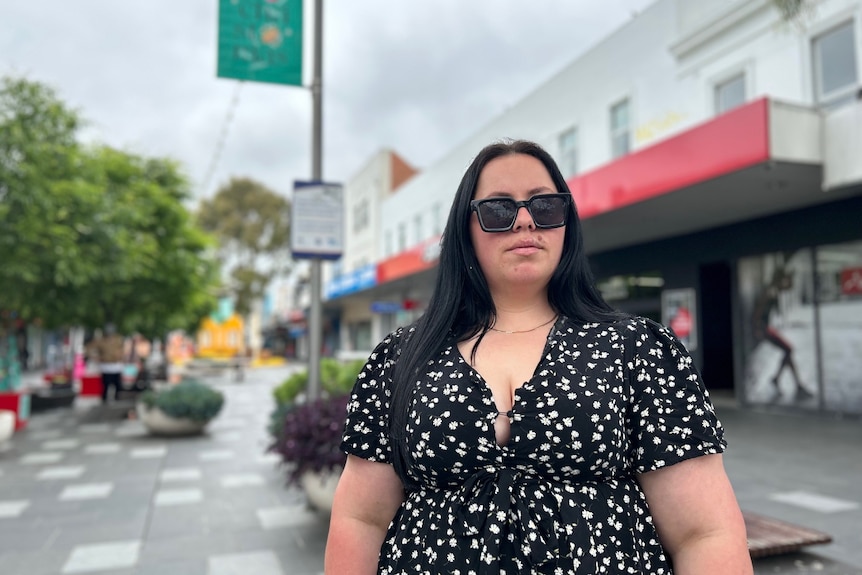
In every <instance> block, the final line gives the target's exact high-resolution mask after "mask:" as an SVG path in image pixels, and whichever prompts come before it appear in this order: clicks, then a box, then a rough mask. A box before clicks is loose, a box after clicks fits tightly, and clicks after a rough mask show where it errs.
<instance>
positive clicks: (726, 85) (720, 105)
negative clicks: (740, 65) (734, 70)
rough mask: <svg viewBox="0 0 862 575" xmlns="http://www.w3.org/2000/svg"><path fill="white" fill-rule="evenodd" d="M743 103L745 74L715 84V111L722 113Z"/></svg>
mask: <svg viewBox="0 0 862 575" xmlns="http://www.w3.org/2000/svg"><path fill="white" fill-rule="evenodd" d="M744 103H745V74H744V73H742V74H737V75H736V76H734V77H732V78H730V79H728V80H725V81H724V82H719V83H718V84H716V86H715V113H716V114H723V113H725V112H727V111H728V110H731V109H733V108H736V107H737V106H741V105H742V104H744Z"/></svg>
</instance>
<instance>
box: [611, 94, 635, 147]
mask: <svg viewBox="0 0 862 575" xmlns="http://www.w3.org/2000/svg"><path fill="white" fill-rule="evenodd" d="M629 151H631V125H630V119H629V100H628V98H626V99H625V100H623V101H621V102H618V103H616V104H614V105H613V106H611V157H612V158H619V157H620V156H625V155H626V154H628V153H629Z"/></svg>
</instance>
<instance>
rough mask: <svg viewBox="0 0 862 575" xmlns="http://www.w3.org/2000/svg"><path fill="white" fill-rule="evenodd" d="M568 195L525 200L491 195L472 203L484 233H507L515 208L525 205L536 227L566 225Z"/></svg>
mask: <svg viewBox="0 0 862 575" xmlns="http://www.w3.org/2000/svg"><path fill="white" fill-rule="evenodd" d="M570 199H571V196H569V195H568V194H546V195H541V196H533V197H532V198H531V199H529V200H527V201H524V202H516V201H515V200H512V199H509V198H492V199H487V200H479V201H477V202H474V203H473V207H474V209H475V210H476V211H477V212H478V214H479V223H480V224H481V225H482V229H483V230H485V231H486V232H506V231H509V230H511V229H512V226H513V225H514V224H515V218H516V217H517V216H518V210H519V209H521V207H522V206H523V207H526V208H527V210H528V211H529V212H530V216H531V217H532V218H533V222H534V223H535V224H536V227H538V228H559V227H560V226H564V225H566V217H567V216H568V207H569V200H570Z"/></svg>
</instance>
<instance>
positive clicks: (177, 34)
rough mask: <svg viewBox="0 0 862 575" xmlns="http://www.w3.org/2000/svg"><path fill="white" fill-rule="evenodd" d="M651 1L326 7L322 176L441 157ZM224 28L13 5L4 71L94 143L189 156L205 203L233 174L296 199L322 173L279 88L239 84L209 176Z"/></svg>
mask: <svg viewBox="0 0 862 575" xmlns="http://www.w3.org/2000/svg"><path fill="white" fill-rule="evenodd" d="M651 1H652V0H534V1H530V2H525V1H519V2H516V1H514V0H434V1H432V0H324V58H323V83H324V85H323V98H324V104H323V116H324V117H323V123H324V135H323V174H324V179H326V180H328V181H344V180H346V179H348V178H350V176H352V175H353V174H355V173H356V172H357V171H358V170H359V169H360V168H361V167H362V165H363V164H364V162H365V161H366V160H368V159H369V158H370V157H371V155H372V154H374V153H375V152H376V151H378V150H380V149H382V148H390V149H393V150H395V151H396V152H398V153H399V154H400V155H401V156H402V157H404V159H405V160H406V161H407V162H408V163H410V164H412V165H414V166H416V167H417V168H420V169H422V168H426V167H429V166H431V165H433V164H434V162H435V161H437V160H438V159H440V158H441V157H442V156H443V155H444V154H445V153H446V151H447V150H448V149H450V148H451V147H453V146H454V145H455V144H457V143H459V142H460V141H462V140H463V139H464V138H466V137H467V136H468V135H469V134H471V133H472V132H474V131H475V130H477V129H478V128H479V127H480V126H482V125H483V124H485V123H487V122H488V121H489V120H490V119H492V118H493V117H494V116H496V115H498V114H499V113H501V112H502V111H504V110H505V109H506V108H507V107H508V106H510V105H512V104H513V103H515V102H517V101H518V100H520V99H521V98H522V97H524V96H525V95H526V94H528V93H530V92H531V91H533V90H535V89H536V88H538V87H539V86H540V85H541V84H543V83H544V82H546V81H547V80H548V79H549V78H551V77H552V76H553V75H554V74H555V73H556V72H558V71H559V70H561V69H562V68H563V66H565V64H566V63H568V62H570V61H571V60H573V59H574V58H575V57H577V56H578V55H580V54H582V53H583V52H585V51H586V50H588V49H589V48H590V47H592V46H594V45H595V44H596V43H598V42H599V41H601V39H602V38H604V37H605V36H607V35H608V34H609V33H610V32H612V31H613V30H614V29H616V28H618V27H619V26H621V25H622V24H623V23H625V22H626V21H627V20H628V19H629V18H631V17H632V16H633V15H634V14H635V13H636V12H638V11H640V10H642V9H643V8H644V7H646V6H647V5H648V4H650V3H651ZM305 11H306V20H307V24H308V25H307V26H306V35H307V38H306V40H307V42H306V45H307V48H308V50H307V57H308V56H310V50H311V45H310V41H311V28H310V24H311V22H310V21H309V20H310V17H311V15H312V14H313V2H312V1H311V0H306V2H305ZM217 28H218V0H146V1H144V0H77V1H69V0H40V1H30V0H6V1H4V2H3V3H2V4H0V75H16V76H26V77H27V78H29V79H30V80H35V81H39V82H44V83H46V84H48V85H50V86H52V87H53V88H55V89H56V90H57V92H58V94H59V96H60V97H61V98H62V99H63V100H64V101H66V102H67V103H69V104H70V105H72V106H73V107H75V108H77V109H79V110H80V112H81V113H82V115H83V116H84V117H85V118H86V119H87V120H89V121H90V123H91V126H90V128H89V129H88V130H87V132H86V134H85V136H86V138H87V139H92V140H96V141H99V142H103V143H106V144H109V145H112V146H115V147H119V148H122V149H125V150H127V151H130V152H134V153H139V154H144V155H148V156H160V157H172V158H175V159H176V160H178V161H180V162H181V163H182V165H183V166H184V169H185V171H186V173H187V174H188V176H189V177H190V179H191V181H192V182H193V184H194V190H195V193H196V195H198V196H202V195H206V196H208V195H212V194H213V193H214V191H215V189H216V188H217V187H218V186H219V185H221V184H223V183H224V182H226V181H227V180H228V179H229V178H230V177H231V176H248V177H251V178H254V179H257V180H259V181H261V182H263V183H265V184H266V185H267V186H269V187H271V188H272V189H274V190H276V191H278V192H280V193H284V194H289V193H290V190H291V188H292V183H293V181H294V180H303V179H308V178H309V176H310V173H311V160H310V148H311V96H310V92H309V91H308V90H306V89H303V88H298V87H288V86H278V85H272V84H262V83H251V82H246V83H244V84H242V86H241V87H240V89H239V99H238V105H237V106H236V109H235V113H234V115H233V119H232V122H230V124H229V128H228V131H227V137H226V139H225V145H224V147H223V149H222V151H221V154H220V156H219V158H220V159H219V162H218V164H217V165H216V168H215V170H214V171H213V172H212V177H211V178H210V180H209V184H208V185H206V182H205V180H206V177H207V175H208V173H209V172H210V166H211V162H212V160H213V157H214V155H215V150H216V147H217V143H218V142H219V140H220V135H221V134H222V131H223V129H224V126H225V118H226V114H227V112H228V110H229V109H230V104H231V101H232V99H233V97H234V94H235V93H236V90H237V84H238V83H237V82H236V81H235V80H229V79H223V78H217V77H216V57H217V46H216V45H217ZM305 77H306V80H305V81H306V83H307V84H308V83H310V77H311V66H310V65H308V66H306V70H305ZM584 89H585V90H589V79H588V78H585V79H584Z"/></svg>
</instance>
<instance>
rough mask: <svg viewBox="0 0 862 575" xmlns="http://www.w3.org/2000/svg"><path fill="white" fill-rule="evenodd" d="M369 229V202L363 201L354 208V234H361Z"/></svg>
mask: <svg viewBox="0 0 862 575" xmlns="http://www.w3.org/2000/svg"><path fill="white" fill-rule="evenodd" d="M367 227H368V200H367V199H362V200H360V201H359V203H357V204H356V205H355V206H353V233H359V232H361V231H362V230H364V229H365V228H367Z"/></svg>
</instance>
